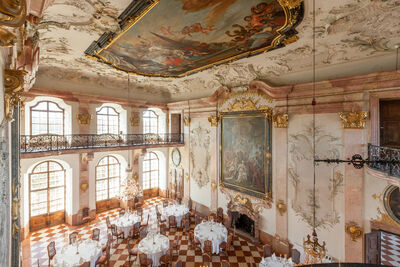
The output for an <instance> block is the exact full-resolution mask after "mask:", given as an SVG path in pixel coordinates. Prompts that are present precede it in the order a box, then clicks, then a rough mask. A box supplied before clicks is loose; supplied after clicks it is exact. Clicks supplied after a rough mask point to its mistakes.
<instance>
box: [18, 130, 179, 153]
mask: <svg viewBox="0 0 400 267" xmlns="http://www.w3.org/2000/svg"><path fill="white" fill-rule="evenodd" d="M20 138H21V144H20V151H21V153H22V154H24V153H38V152H48V151H63V150H76V149H97V148H113V147H121V148H123V147H136V146H155V145H175V144H183V143H184V140H183V134H120V135H117V134H72V135H21V137H20Z"/></svg>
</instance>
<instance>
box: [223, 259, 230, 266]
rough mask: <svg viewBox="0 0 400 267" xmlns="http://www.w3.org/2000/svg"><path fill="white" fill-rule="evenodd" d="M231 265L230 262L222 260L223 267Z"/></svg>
mask: <svg viewBox="0 0 400 267" xmlns="http://www.w3.org/2000/svg"><path fill="white" fill-rule="evenodd" d="M230 266H231V265H230V264H229V262H228V261H226V260H222V261H221V267H230Z"/></svg>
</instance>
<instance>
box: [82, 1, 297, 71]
mask: <svg viewBox="0 0 400 267" xmlns="http://www.w3.org/2000/svg"><path fill="white" fill-rule="evenodd" d="M139 3H140V2H138V1H134V2H132V4H131V5H130V6H128V8H127V9H126V10H125V11H124V12H123V13H122V14H121V16H120V19H121V22H120V24H121V28H123V30H122V31H121V33H119V34H115V33H109V34H107V33H106V34H104V35H102V36H101V37H100V39H99V40H98V41H97V42H94V43H92V45H91V46H90V47H89V48H88V49H87V50H86V54H87V55H89V56H91V57H94V58H97V59H100V61H103V62H105V63H108V64H110V65H112V66H114V67H115V68H117V69H120V70H124V71H126V72H132V73H136V74H141V75H144V76H157V77H181V76H186V75H188V74H191V73H194V72H196V71H199V70H203V69H205V68H207V67H211V66H214V65H217V64H221V63H225V62H228V61H233V60H236V59H240V58H243V57H247V56H251V55H255V54H259V53H261V52H264V51H268V50H270V49H273V48H278V47H282V46H284V43H289V42H292V41H294V40H297V38H296V36H295V34H296V33H297V32H296V31H295V27H296V26H297V24H298V23H299V22H300V20H301V19H302V16H303V5H302V4H300V1H298V3H299V4H297V5H295V6H294V7H293V8H291V7H290V6H289V5H288V4H286V3H287V1H283V0H279V1H278V0H264V1H261V0H247V1H238V0H214V1H211V0H208V1H196V0H173V1H171V0H160V1H158V0H154V1H147V6H143V5H142V6H141V7H140V8H133V7H134V6H139ZM138 10H139V11H140V12H138ZM124 20H125V21H124Z"/></svg>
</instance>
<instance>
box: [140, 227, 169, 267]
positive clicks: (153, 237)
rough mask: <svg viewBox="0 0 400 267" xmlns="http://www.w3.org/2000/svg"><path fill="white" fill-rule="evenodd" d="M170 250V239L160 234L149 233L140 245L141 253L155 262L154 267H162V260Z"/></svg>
mask: <svg viewBox="0 0 400 267" xmlns="http://www.w3.org/2000/svg"><path fill="white" fill-rule="evenodd" d="M168 249H169V239H168V237H166V236H165V235H161V234H159V233H155V232H152V233H149V234H148V235H147V237H145V238H143V239H142V240H141V241H140V242H139V245H138V250H139V252H140V253H145V254H146V255H147V258H149V259H152V260H153V266H160V258H161V256H162V255H164V254H165V252H166V251H167V250H168Z"/></svg>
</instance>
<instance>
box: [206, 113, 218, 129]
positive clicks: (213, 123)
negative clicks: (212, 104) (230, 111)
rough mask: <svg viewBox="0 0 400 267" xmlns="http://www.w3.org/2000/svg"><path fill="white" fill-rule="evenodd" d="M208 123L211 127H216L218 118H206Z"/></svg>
mask: <svg viewBox="0 0 400 267" xmlns="http://www.w3.org/2000/svg"><path fill="white" fill-rule="evenodd" d="M208 121H209V122H210V125H211V127H217V126H218V122H219V117H218V116H210V117H208Z"/></svg>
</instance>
